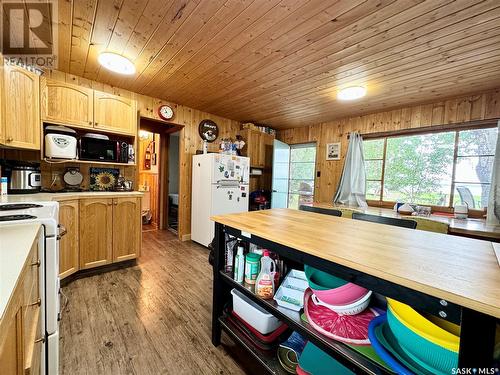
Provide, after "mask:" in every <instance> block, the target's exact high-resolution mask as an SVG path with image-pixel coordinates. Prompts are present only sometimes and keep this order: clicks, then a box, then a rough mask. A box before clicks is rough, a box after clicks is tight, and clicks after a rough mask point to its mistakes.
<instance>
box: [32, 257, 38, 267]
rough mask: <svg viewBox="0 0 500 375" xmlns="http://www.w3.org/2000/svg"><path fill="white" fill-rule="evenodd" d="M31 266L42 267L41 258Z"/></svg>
mask: <svg viewBox="0 0 500 375" xmlns="http://www.w3.org/2000/svg"><path fill="white" fill-rule="evenodd" d="M30 266H32V267H33V266H37V267H40V259H38V260H37V261H36V262H34V263H31V264H30Z"/></svg>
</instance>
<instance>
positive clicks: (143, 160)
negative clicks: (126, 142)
mask: <svg viewBox="0 0 500 375" xmlns="http://www.w3.org/2000/svg"><path fill="white" fill-rule="evenodd" d="M159 160H160V134H158V133H153V132H149V131H146V130H142V129H141V130H140V131H139V191H142V192H143V194H144V195H143V198H142V229H143V230H155V229H158V228H159V225H160V212H159V188H160V165H159Z"/></svg>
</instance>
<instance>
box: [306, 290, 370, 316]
mask: <svg viewBox="0 0 500 375" xmlns="http://www.w3.org/2000/svg"><path fill="white" fill-rule="evenodd" d="M371 296H372V291H371V290H370V291H368V293H366V294H365V295H364V296H363V297H361V298H360V299H358V300H357V301H355V302H353V303H350V304H348V305H330V304H328V303H324V302H323V301H321V300H319V298H318V297H317V296H316V295H315V294H313V295H312V296H311V299H312V301H313V303H314V304H315V305H316V306H323V307H327V308H329V309H330V310H332V311H335V312H336V313H337V314H340V315H356V314H359V313H361V312H363V311H364V310H365V309H366V308H367V307H368V305H369V304H370V297H371Z"/></svg>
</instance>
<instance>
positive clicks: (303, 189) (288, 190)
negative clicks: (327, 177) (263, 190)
mask: <svg viewBox="0 0 500 375" xmlns="http://www.w3.org/2000/svg"><path fill="white" fill-rule="evenodd" d="M273 147H274V149H273V178H272V186H273V193H272V199H271V207H272V208H295V209H298V208H299V206H300V205H302V204H311V203H312V202H313V201H314V177H315V176H314V175H315V171H316V143H300V144H294V145H288V144H286V143H284V142H281V141H278V140H275V141H274V144H273Z"/></svg>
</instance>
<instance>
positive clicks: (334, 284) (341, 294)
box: [304, 265, 369, 306]
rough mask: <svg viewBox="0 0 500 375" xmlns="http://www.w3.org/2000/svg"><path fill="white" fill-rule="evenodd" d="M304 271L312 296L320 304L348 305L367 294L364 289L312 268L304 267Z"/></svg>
mask: <svg viewBox="0 0 500 375" xmlns="http://www.w3.org/2000/svg"><path fill="white" fill-rule="evenodd" d="M304 271H305V274H306V277H307V281H308V283H309V287H310V288H311V289H312V290H313V292H314V295H315V296H316V297H318V299H319V300H320V301H321V302H323V303H326V304H328V305H333V306H342V305H350V304H353V303H355V302H356V301H359V300H360V299H362V298H363V297H365V296H366V295H367V294H368V293H369V291H368V290H367V289H366V288H363V287H361V286H359V285H356V284H353V283H350V282H347V281H345V280H343V279H341V278H338V277H336V276H333V275H330V274H329V273H327V272H323V271H320V270H317V269H315V268H313V267H310V266H307V265H305V266H304Z"/></svg>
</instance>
